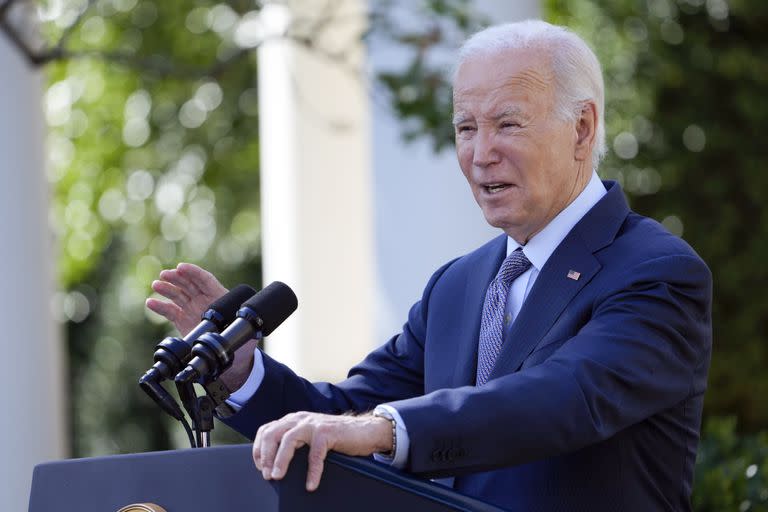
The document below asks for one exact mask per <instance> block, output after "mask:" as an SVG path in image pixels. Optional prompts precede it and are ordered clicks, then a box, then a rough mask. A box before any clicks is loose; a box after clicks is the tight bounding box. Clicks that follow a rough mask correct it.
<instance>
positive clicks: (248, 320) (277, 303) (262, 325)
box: [175, 281, 298, 384]
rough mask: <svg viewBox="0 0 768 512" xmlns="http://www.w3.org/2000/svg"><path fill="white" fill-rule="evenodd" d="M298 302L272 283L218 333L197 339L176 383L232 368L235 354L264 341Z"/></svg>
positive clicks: (287, 289)
mask: <svg viewBox="0 0 768 512" xmlns="http://www.w3.org/2000/svg"><path fill="white" fill-rule="evenodd" d="M297 307H298V301H297V299H296V295H295V294H294V293H293V290H291V288H290V287H289V286H288V285H286V284H284V283H281V282H280V281H275V282H274V283H272V284H270V285H269V286H267V287H266V288H264V289H263V290H261V291H260V292H258V293H257V294H256V295H254V296H253V297H251V298H250V299H248V300H247V301H245V302H244V303H243V305H242V307H241V308H240V310H239V311H238V312H237V318H236V319H235V320H233V321H232V323H231V324H230V325H229V326H228V327H227V328H226V329H225V330H224V331H223V332H222V333H221V334H219V333H213V332H208V333H205V334H203V335H202V336H200V338H199V339H198V340H197V342H196V343H195V345H194V347H193V348H192V360H191V361H189V364H188V365H187V367H186V368H184V370H182V371H181V372H179V374H178V375H176V379H175V380H176V383H177V384H179V383H181V384H186V383H189V382H191V381H193V380H197V379H200V378H201V377H204V376H209V377H213V378H214V379H215V378H216V377H218V376H219V375H220V374H221V373H222V372H223V371H224V370H226V369H227V368H229V366H230V365H231V364H232V357H233V355H234V353H235V351H236V350H237V349H238V348H240V347H242V346H243V345H244V344H245V343H246V342H247V341H248V340H250V339H252V338H254V337H255V338H263V337H264V336H268V335H269V334H270V333H271V332H272V331H274V330H275V329H276V328H277V327H278V326H279V325H280V324H281V323H283V321H285V319H286V318H288V317H289V316H291V313H293V312H294V311H296V308H297Z"/></svg>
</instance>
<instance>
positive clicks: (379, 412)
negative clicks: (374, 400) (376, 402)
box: [373, 407, 397, 459]
mask: <svg viewBox="0 0 768 512" xmlns="http://www.w3.org/2000/svg"><path fill="white" fill-rule="evenodd" d="M373 415H374V416H375V417H377V418H385V419H387V420H389V422H390V423H391V424H392V449H391V450H390V451H388V452H383V453H381V455H382V456H383V457H386V458H388V459H394V458H395V454H396V453H397V420H395V417H394V416H392V414H390V412H389V411H388V410H386V409H385V408H384V407H376V408H375V409H374V410H373Z"/></svg>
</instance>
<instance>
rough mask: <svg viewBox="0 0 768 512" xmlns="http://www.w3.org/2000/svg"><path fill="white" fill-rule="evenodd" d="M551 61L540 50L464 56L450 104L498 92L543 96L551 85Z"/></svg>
mask: <svg viewBox="0 0 768 512" xmlns="http://www.w3.org/2000/svg"><path fill="white" fill-rule="evenodd" d="M553 81H554V74H553V73H552V69H551V62H550V59H549V57H548V55H546V54H545V53H544V52H543V51H541V50H532V49H515V50H499V51H496V52H493V53H491V54H481V55H478V56H472V57H468V58H467V59H466V60H465V61H464V62H462V63H461V65H460V66H459V68H458V70H457V72H456V75H455V80H454V84H453V95H454V102H459V101H461V100H462V99H469V98H471V97H472V96H477V95H479V96H491V95H498V94H502V93H514V92H517V91H519V92H521V93H528V94H531V93H534V94H535V93H545V94H546V93H547V92H549V91H550V88H551V86H552V85H553Z"/></svg>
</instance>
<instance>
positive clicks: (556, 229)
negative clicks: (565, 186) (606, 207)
mask: <svg viewBox="0 0 768 512" xmlns="http://www.w3.org/2000/svg"><path fill="white" fill-rule="evenodd" d="M605 193H606V190H605V186H604V185H603V182H602V181H600V178H599V177H598V175H597V172H595V171H592V177H591V178H590V180H589V183H587V186H586V187H584V190H582V191H581V194H579V195H578V196H576V199H574V200H573V201H572V202H571V204H569V205H568V206H566V207H565V209H564V210H563V211H561V212H560V213H558V214H557V216H555V218H554V219H552V220H551V221H550V222H549V224H547V225H546V226H545V227H544V229H542V230H541V231H539V232H538V233H536V234H535V235H534V236H533V238H531V239H530V240H528V243H527V244H525V246H521V245H520V244H518V243H517V242H516V241H515V240H514V239H513V238H512V237H510V236H508V237H507V256H509V255H510V254H512V252H513V251H514V250H515V249H517V248H518V247H523V252H524V253H525V256H526V257H527V258H528V260H529V261H530V262H531V265H533V267H535V268H536V270H538V271H539V272H541V269H542V268H543V267H544V264H545V263H546V262H547V260H548V259H549V257H550V256H552V253H553V252H555V249H557V246H558V245H560V242H562V241H563V239H564V238H565V237H566V235H567V234H568V233H569V232H570V231H571V229H573V226H575V225H576V224H577V223H578V222H579V221H580V220H581V218H582V217H584V215H586V214H587V212H588V211H589V210H590V209H591V208H592V207H593V206H595V204H597V202H598V201H600V199H601V198H602V197H603V196H604V195H605Z"/></svg>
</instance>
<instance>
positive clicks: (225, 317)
mask: <svg viewBox="0 0 768 512" xmlns="http://www.w3.org/2000/svg"><path fill="white" fill-rule="evenodd" d="M255 294H256V290H254V289H253V288H251V287H250V286H248V285H247V284H239V285H237V286H235V287H234V288H232V289H231V290H229V291H228V292H227V293H225V294H224V295H222V296H221V297H219V298H218V299H216V300H215V301H213V302H212V303H211V305H210V306H208V309H207V310H206V311H205V313H203V320H210V321H211V322H213V323H215V324H216V325H217V327H218V328H219V329H223V328H224V327H226V326H227V324H229V323H231V322H232V320H234V319H235V317H236V316H237V310H238V309H240V306H242V304H243V302H245V301H247V300H248V299H250V298H251V297H253V296H254V295H255Z"/></svg>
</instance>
